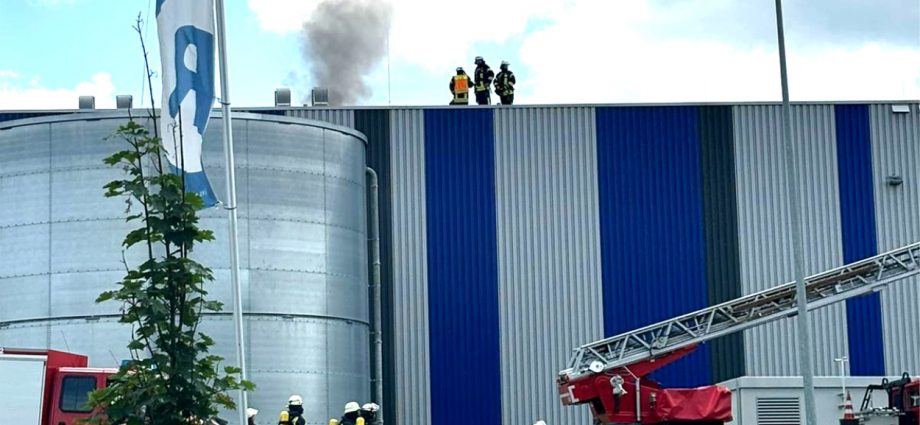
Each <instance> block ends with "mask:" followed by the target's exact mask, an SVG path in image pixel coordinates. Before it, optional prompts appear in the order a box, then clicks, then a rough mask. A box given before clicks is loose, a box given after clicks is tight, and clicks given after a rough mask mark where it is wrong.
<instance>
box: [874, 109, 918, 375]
mask: <svg viewBox="0 0 920 425" xmlns="http://www.w3.org/2000/svg"><path fill="white" fill-rule="evenodd" d="M870 121H871V130H872V160H873V171H874V173H873V177H872V184H873V187H874V189H875V213H876V223H877V226H878V249H879V251H880V252H885V251H888V250H891V249H894V248H897V247H900V246H903V245H907V244H909V243H912V242H916V241H918V240H920V110H918V109H917V105H911V112H910V113H909V114H895V113H892V112H891V107H890V105H873V106H870ZM888 176H900V177H902V178H903V179H904V183H903V184H901V185H900V186H889V185H888V184H887V183H886V182H885V180H886V178H887V177H888ZM880 295H881V299H882V328H883V329H884V340H885V366H886V371H887V373H888V374H889V375H899V374H901V373H902V372H905V371H906V372H910V373H913V374H916V373H917V371H920V326H917V323H920V278H913V279H912V282H899V283H896V284H894V285H891V286H889V287H888V289H886V290H884V291H882V292H881V293H880Z"/></svg>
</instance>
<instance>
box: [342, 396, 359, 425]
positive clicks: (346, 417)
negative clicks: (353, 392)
mask: <svg viewBox="0 0 920 425" xmlns="http://www.w3.org/2000/svg"><path fill="white" fill-rule="evenodd" d="M360 416H361V406H359V405H358V402H356V401H349V402H348V403H345V414H343V415H342V419H340V420H339V425H355V424H357V423H358V418H359V417H360Z"/></svg>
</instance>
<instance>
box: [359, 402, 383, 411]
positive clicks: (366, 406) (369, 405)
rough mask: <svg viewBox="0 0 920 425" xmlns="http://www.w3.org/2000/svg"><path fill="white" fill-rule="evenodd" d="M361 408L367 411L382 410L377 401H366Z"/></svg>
mask: <svg viewBox="0 0 920 425" xmlns="http://www.w3.org/2000/svg"><path fill="white" fill-rule="evenodd" d="M361 410H363V411H365V412H376V411H378V410H380V406H379V405H377V403H364V406H361Z"/></svg>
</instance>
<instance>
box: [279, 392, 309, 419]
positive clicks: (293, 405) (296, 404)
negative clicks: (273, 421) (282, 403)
mask: <svg viewBox="0 0 920 425" xmlns="http://www.w3.org/2000/svg"><path fill="white" fill-rule="evenodd" d="M278 425H307V420H306V419H304V417H303V397H301V396H299V395H297V394H294V395H292V396H291V397H290V398H289V399H288V408H287V410H285V411H282V412H281V414H280V415H278Z"/></svg>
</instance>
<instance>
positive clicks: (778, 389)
mask: <svg viewBox="0 0 920 425" xmlns="http://www.w3.org/2000/svg"><path fill="white" fill-rule="evenodd" d="M882 378H883V377H881V376H879V377H862V376H860V377H854V376H848V377H847V378H846V387H847V392H849V393H850V398H851V399H852V401H853V410H854V411H855V412H859V406H860V403H862V400H863V395H864V394H865V392H866V387H867V386H869V385H871V384H880V383H881V382H882ZM896 379H899V377H897V376H894V377H888V380H889V381H891V380H896ZM841 384H842V381H841V379H840V377H839V376H836V377H834V376H819V377H815V407H816V409H817V418H818V425H838V424H839V423H840V419H841V418H843V396H842V393H841ZM721 385H724V386H726V387H728V389H729V390H731V392H732V417H734V421H732V422H729V424H731V425H799V424H801V423H804V421H805V405H804V401H803V393H802V378H801V377H794V376H744V377H741V378H736V379H732V380H729V381H725V382H723V383H722V384H721ZM872 400H873V404H874V407H887V406H888V397H887V395H886V394H885V392H884V391H875V392H874V393H873V396H872ZM864 423H865V424H867V425H897V423H898V419H897V418H896V417H869V418H866V420H865V422H864Z"/></svg>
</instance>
